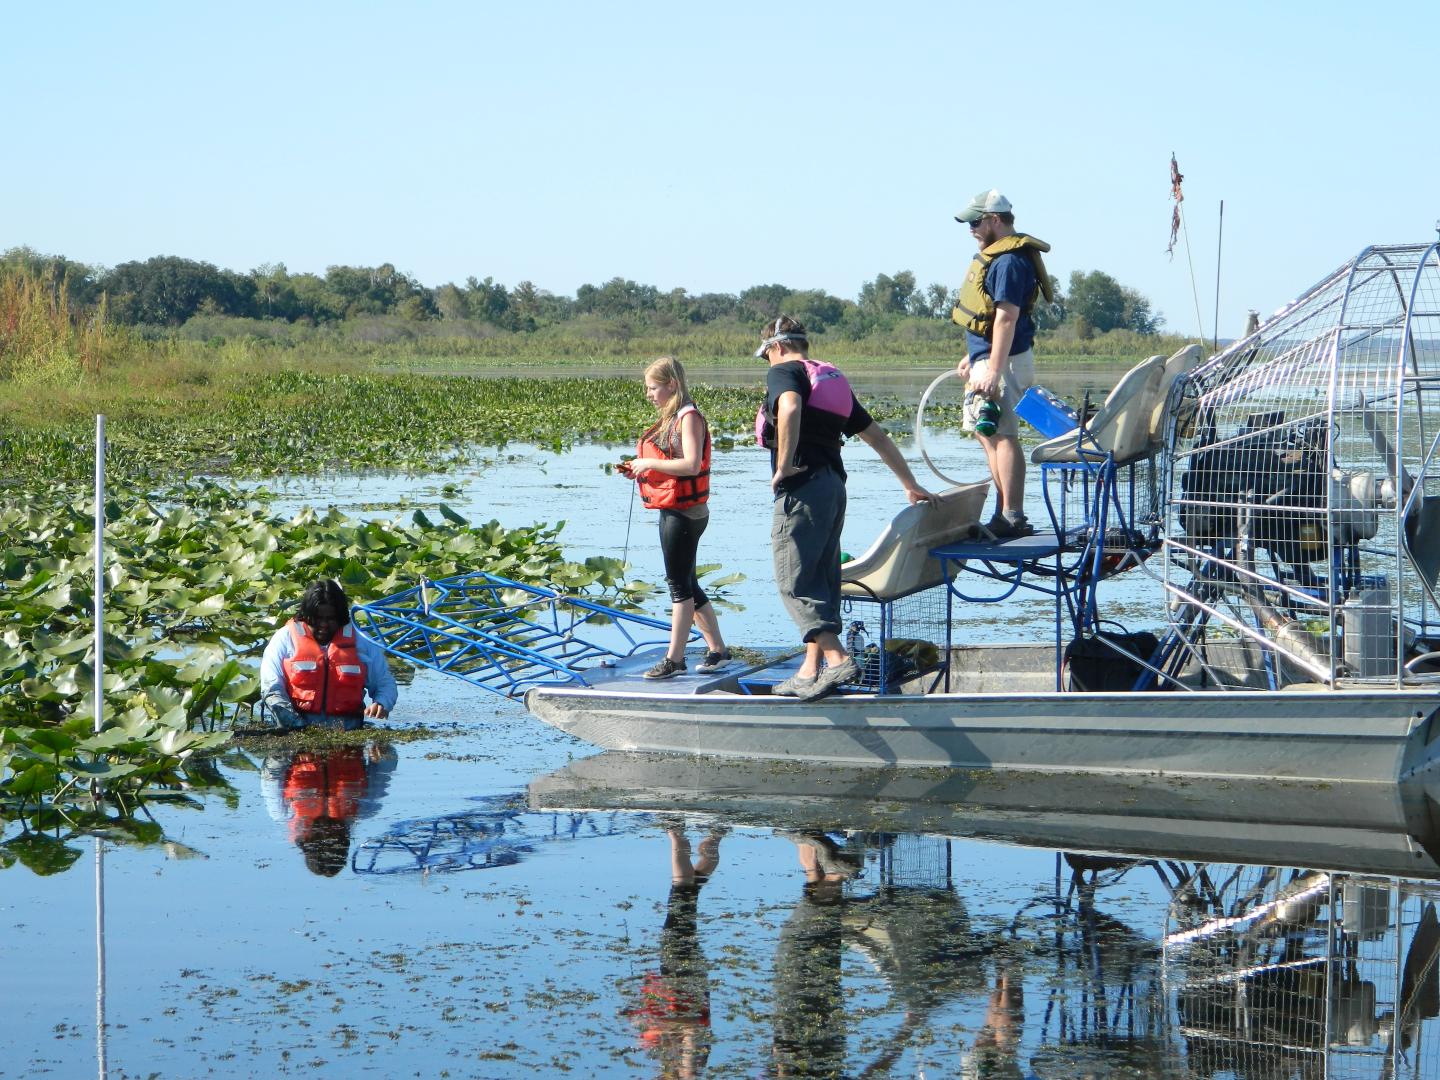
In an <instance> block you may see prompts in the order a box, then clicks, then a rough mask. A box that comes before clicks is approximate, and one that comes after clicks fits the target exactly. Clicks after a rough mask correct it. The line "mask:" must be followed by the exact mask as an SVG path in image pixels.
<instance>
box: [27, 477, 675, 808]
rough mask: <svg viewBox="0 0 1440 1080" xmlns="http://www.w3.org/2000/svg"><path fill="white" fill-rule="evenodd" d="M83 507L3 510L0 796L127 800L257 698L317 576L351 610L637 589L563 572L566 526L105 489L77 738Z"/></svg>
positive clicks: (35, 503)
mask: <svg viewBox="0 0 1440 1080" xmlns="http://www.w3.org/2000/svg"><path fill="white" fill-rule="evenodd" d="M93 513H94V512H93V502H92V501H89V500H87V499H86V498H84V497H83V495H80V494H79V493H78V492H76V491H74V490H71V489H67V488H65V487H56V488H52V489H50V490H48V491H45V492H30V493H28V494H21V495H18V496H14V497H12V499H11V501H10V503H9V505H8V506H6V507H5V508H4V509H3V510H0V540H3V550H4V554H3V562H0V626H4V627H5V629H4V631H3V633H0V739H3V742H0V800H6V801H16V800H18V805H21V806H27V805H29V804H30V803H31V802H32V801H34V800H41V799H44V800H51V801H53V800H55V799H61V800H63V799H65V798H66V797H67V793H68V792H69V791H70V790H71V789H73V788H75V787H76V786H77V785H82V784H86V783H88V782H90V781H95V782H97V783H101V784H103V785H105V787H106V790H107V791H108V792H111V793H118V794H119V795H122V796H123V795H129V794H137V793H138V792H139V791H140V790H141V789H143V788H145V787H147V786H149V785H151V784H153V783H154V782H155V780H156V778H157V777H160V776H163V775H167V770H173V769H175V768H177V767H179V766H180V765H181V764H182V763H183V762H185V760H186V759H187V758H188V757H189V756H190V755H192V754H193V753H195V752H196V751H201V750H209V749H213V748H215V747H216V746H218V745H220V744H222V743H223V742H224V741H225V739H227V738H228V735H229V733H228V732H227V731H224V730H222V729H223V727H224V725H225V724H226V722H227V720H228V721H232V722H233V720H234V719H235V717H236V716H237V715H247V714H248V712H249V710H250V707H251V703H253V702H254V701H255V700H256V698H257V696H258V690H259V686H258V676H257V671H256V667H255V665H254V663H253V659H254V658H255V657H256V656H257V654H258V653H259V651H260V650H261V649H262V648H263V646H264V643H265V641H266V639H267V638H268V636H269V634H270V633H271V631H273V629H274V628H275V627H276V626H278V625H279V624H280V623H281V622H283V621H284V620H285V619H286V618H287V617H288V616H289V614H290V613H291V612H292V611H293V610H294V608H295V605H296V603H297V601H298V599H299V596H300V593H301V591H303V589H304V587H305V585H306V584H307V583H308V582H309V581H311V580H313V579H314V578H317V577H333V578H336V579H338V580H339V581H341V582H342V583H343V584H344V585H345V587H346V590H347V591H348V593H349V594H350V596H351V598H352V599H353V600H355V601H363V600H368V599H372V598H374V597H377V596H381V595H384V594H386V593H389V592H393V591H395V590H396V589H398V588H400V587H403V586H408V585H410V584H412V583H413V582H414V581H415V580H417V579H418V578H420V577H421V576H428V577H442V576H446V575H450V574H455V573H459V572H463V571H466V570H470V569H475V568H479V567H484V568H486V569H489V570H491V571H492V572H494V573H499V574H503V575H506V576H509V577H512V578H515V579H517V580H521V581H533V582H550V583H559V584H562V585H563V586H564V587H565V588H567V589H568V590H570V591H574V592H593V593H595V594H596V595H603V596H605V597H606V598H608V599H609V600H610V601H611V602H613V603H619V604H622V605H633V604H637V603H639V602H640V601H642V600H643V599H644V598H645V597H646V596H647V595H648V594H649V593H650V591H651V587H650V586H648V585H645V584H643V583H639V582H629V581H626V580H625V577H624V572H625V567H624V565H623V564H622V563H620V562H619V561H618V560H615V559H607V558H591V559H588V560H586V561H585V562H584V563H575V562H572V561H568V560H566V559H565V557H564V555H563V552H562V550H561V548H560V545H559V543H558V540H557V537H558V535H559V532H560V529H561V528H562V527H563V523H559V524H555V525H546V524H541V525H535V526H532V527H529V528H522V529H506V528H503V527H501V526H500V525H499V524H498V523H496V522H493V521H492V522H488V523H486V524H481V525H472V524H471V523H470V522H468V521H467V520H466V519H465V518H463V517H461V516H460V515H459V514H456V513H455V512H454V511H452V510H450V509H449V508H448V507H444V506H442V507H441V508H440V510H439V512H438V515H437V516H438V518H439V520H438V521H432V520H431V519H430V517H429V516H427V515H426V513H425V512H424V511H420V510H417V511H415V512H414V513H413V514H412V515H411V517H410V519H409V520H408V521H403V520H398V519H397V520H394V521H365V522H362V521H357V520H354V519H352V518H349V517H347V516H346V515H344V514H342V513H340V512H338V511H336V510H333V509H332V510H329V511H326V512H324V513H317V512H316V511H314V510H310V509H306V510H304V511H302V512H300V513H298V514H296V515H294V516H293V517H290V518H288V519H287V518H281V517H278V516H276V515H273V514H271V513H270V512H269V510H268V509H267V507H266V504H265V501H264V499H263V497H262V498H260V499H259V500H258V501H257V500H255V499H254V498H252V497H249V496H246V495H243V494H242V493H240V492H237V491H234V490H232V489H230V488H227V487H223V486H221V485H218V484H215V483H213V482H208V483H198V484H194V485H189V486H185V487H178V488H171V489H167V490H166V491H165V492H164V493H163V494H162V495H156V494H153V493H152V494H147V493H142V492H141V491H139V490H137V489H136V488H133V487H127V486H123V485H122V486H120V487H118V488H117V489H115V490H113V491H112V492H111V493H110V499H109V500H108V501H107V504H106V525H105V548H106V553H105V582H106V597H105V609H106V610H105V624H106V625H105V630H106V635H105V636H106V641H105V664H104V677H103V681H102V687H101V692H102V693H103V694H104V696H105V716H106V718H107V726H106V728H105V730H104V731H102V732H101V733H100V734H98V735H92V734H90V725H91V719H90V718H91V715H92V713H93V709H94V698H93V694H94V692H95V687H94V679H93V667H94V649H93V637H92V633H93V627H92V615H93V591H92V590H93V587H94V554H93V544H94V525H93V521H94V517H93Z"/></svg>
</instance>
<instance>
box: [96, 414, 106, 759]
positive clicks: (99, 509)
mask: <svg viewBox="0 0 1440 1080" xmlns="http://www.w3.org/2000/svg"><path fill="white" fill-rule="evenodd" d="M104 675H105V415H104V413H99V414H97V415H96V417H95V734H97V735H98V734H100V728H101V727H102V726H104V723H105V692H104V690H103V688H102V687H101V685H100V681H101V679H102V678H103V677H104Z"/></svg>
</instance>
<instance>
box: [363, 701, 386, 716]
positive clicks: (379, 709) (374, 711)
mask: <svg viewBox="0 0 1440 1080" xmlns="http://www.w3.org/2000/svg"><path fill="white" fill-rule="evenodd" d="M389 715H390V710H389V709H387V708H385V706H384V705H381V704H380V703H379V702H378V701H372V702H370V704H369V705H366V706H365V719H367V720H384V719H385V718H386V717H387V716H389Z"/></svg>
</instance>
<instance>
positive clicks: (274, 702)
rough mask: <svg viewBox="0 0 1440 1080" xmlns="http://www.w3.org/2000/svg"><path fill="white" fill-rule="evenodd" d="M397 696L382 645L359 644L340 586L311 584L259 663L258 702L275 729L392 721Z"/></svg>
mask: <svg viewBox="0 0 1440 1080" xmlns="http://www.w3.org/2000/svg"><path fill="white" fill-rule="evenodd" d="M367 692H368V693H369V695H370V703H369V704H368V705H367V704H365V695H366V693H367ZM397 696H398V693H397V691H396V689H395V677H394V676H393V675H391V674H390V666H389V665H388V664H387V663H386V662H385V654H384V653H383V652H382V651H381V650H380V646H378V645H376V644H375V643H374V642H372V641H370V640H369V639H368V638H363V637H360V636H359V634H357V633H356V632H355V626H354V624H353V623H351V622H350V601H349V599H348V598H347V597H346V596H345V590H344V589H342V588H341V587H340V585H339V583H338V582H335V581H327V580H323V579H322V580H319V581H312V582H311V583H310V585H309V586H308V587H307V588H306V590H305V594H304V595H303V596H302V597H301V598H300V607H299V609H298V610H297V611H296V613H295V617H294V618H293V619H291V620H290V621H289V622H287V623H286V624H285V625H284V626H282V627H281V628H280V629H279V630H277V631H275V634H274V636H273V637H271V639H270V643H269V644H268V645H266V646H265V655H264V657H263V658H262V659H261V661H260V700H261V701H262V702H263V703H264V705H265V708H266V709H268V710H269V711H270V713H271V715H272V716H273V717H274V718H275V723H276V725H277V726H279V727H282V728H299V727H305V726H307V725H309V724H322V725H324V726H327V727H343V728H344V729H345V730H347V731H349V730H352V729H354V728H358V727H359V726H360V725H361V723H362V722H363V721H364V719H365V718H371V719H384V718H385V717H386V716H389V715H390V710H391V709H393V708H394V707H395V700H396V698H397Z"/></svg>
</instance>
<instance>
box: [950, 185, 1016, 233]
mask: <svg viewBox="0 0 1440 1080" xmlns="http://www.w3.org/2000/svg"><path fill="white" fill-rule="evenodd" d="M1009 211H1010V200H1009V199H1007V198H1005V196H1004V195H1001V194H1000V189H999V188H991V189H990V190H989V191H982V192H980V194H979V195H976V196H975V197H974V198H973V199H971V200H970V205H969V206H967V207H965V209H964V210H961V211H960V212H959V213H958V214H956V215H955V220H956V221H959V222H962V223H963V224H966V225H969V224H971V223H972V222H976V221H979V220H980V218H981V217H982V216H983V215H985V214H1005V213H1009Z"/></svg>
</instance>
